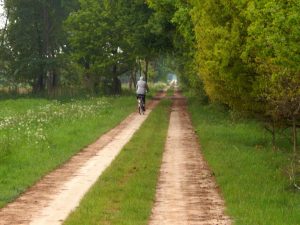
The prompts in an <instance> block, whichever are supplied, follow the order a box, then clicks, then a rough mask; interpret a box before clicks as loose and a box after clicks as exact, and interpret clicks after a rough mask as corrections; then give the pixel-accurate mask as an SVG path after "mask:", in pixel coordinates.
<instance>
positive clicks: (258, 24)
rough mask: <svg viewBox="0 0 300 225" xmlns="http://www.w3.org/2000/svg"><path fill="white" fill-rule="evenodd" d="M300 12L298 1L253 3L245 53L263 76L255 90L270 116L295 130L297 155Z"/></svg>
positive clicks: (294, 142)
mask: <svg viewBox="0 0 300 225" xmlns="http://www.w3.org/2000/svg"><path fill="white" fill-rule="evenodd" d="M299 9H300V2H298V1H266V0H262V1H256V0H253V1H251V2H250V4H249V6H248V8H247V18H248V19H249V21H250V25H249V28H248V37H247V46H246V49H245V51H244V54H243V57H244V59H245V61H247V62H249V63H250V64H251V65H252V66H253V67H254V68H255V69H256V71H257V73H258V74H259V78H258V79H257V82H256V83H255V91H256V95H257V96H259V97H260V98H261V99H262V101H264V102H265V103H266V106H267V109H266V110H267V114H269V115H270V116H272V118H274V120H275V121H278V122H281V123H282V122H284V124H285V125H288V126H291V127H293V145H294V151H295V152H296V148H297V126H299V122H300V121H299V120H300V54H299V53H300V46H299V41H300V36H299V34H300V10H299Z"/></svg>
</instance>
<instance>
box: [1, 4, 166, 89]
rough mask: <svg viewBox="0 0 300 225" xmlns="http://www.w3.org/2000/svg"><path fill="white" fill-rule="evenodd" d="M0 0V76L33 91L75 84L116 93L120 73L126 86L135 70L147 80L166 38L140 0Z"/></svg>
mask: <svg viewBox="0 0 300 225" xmlns="http://www.w3.org/2000/svg"><path fill="white" fill-rule="evenodd" d="M2 2H3V3H4V7H5V11H6V21H7V22H6V23H5V26H4V28H3V29H2V30H1V33H0V36H1V42H0V50H1V51H0V52H1V53H0V54H1V55H0V76H1V78H2V80H3V79H4V80H5V81H7V82H8V83H11V84H20V83H21V84H25V85H28V86H29V87H31V88H32V90H33V91H34V92H43V91H45V90H47V91H52V90H55V89H56V88H57V87H59V86H62V85H69V86H72V85H75V84H79V85H85V86H86V87H88V88H90V89H93V90H99V89H105V90H106V92H113V93H120V91H121V82H120V79H119V77H120V75H121V74H124V73H126V74H128V76H129V80H130V83H131V86H132V84H135V83H136V75H137V74H139V75H142V74H143V75H144V76H145V77H146V79H147V78H148V75H149V70H151V69H152V71H153V70H154V69H157V67H159V65H161V60H162V57H161V52H162V51H163V50H164V49H165V48H167V46H168V45H169V43H170V42H169V37H167V36H166V35H165V34H164V33H163V32H164V31H165V30H162V29H160V27H158V26H157V23H156V21H155V19H156V18H155V19H154V17H153V16H152V15H153V13H154V11H153V9H150V8H149V7H148V5H147V4H146V3H145V2H144V1H143V0H127V1H124V0H123V1H122V0H116V1H109V0H102V1H98V0H68V1H64V0H29V1H19V0H4V1H2ZM169 48H170V47H169ZM152 75H153V74H152ZM158 75H160V74H156V76H158Z"/></svg>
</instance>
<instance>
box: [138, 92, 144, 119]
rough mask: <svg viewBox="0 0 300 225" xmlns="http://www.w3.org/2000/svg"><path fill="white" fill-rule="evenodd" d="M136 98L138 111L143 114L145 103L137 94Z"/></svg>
mask: <svg viewBox="0 0 300 225" xmlns="http://www.w3.org/2000/svg"><path fill="white" fill-rule="evenodd" d="M137 100H138V112H139V114H140V115H142V114H143V115H144V114H145V104H144V101H143V97H142V96H141V95H139V96H138V98H137Z"/></svg>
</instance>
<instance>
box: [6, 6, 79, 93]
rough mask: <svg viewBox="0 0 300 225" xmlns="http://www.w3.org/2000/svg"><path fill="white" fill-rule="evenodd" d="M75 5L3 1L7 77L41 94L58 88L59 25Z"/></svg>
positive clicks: (62, 36) (61, 35) (62, 40)
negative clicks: (8, 51) (9, 57)
mask: <svg viewBox="0 0 300 225" xmlns="http://www.w3.org/2000/svg"><path fill="white" fill-rule="evenodd" d="M73 4H74V5H76V1H75V0H74V1H73V0H72V1H68V2H66V1H63V0H48V1H46V0H28V1H18V0H6V1H5V8H6V10H7V15H8V19H9V23H8V43H7V44H8V45H9V47H10V48H11V50H12V58H13V62H12V63H11V73H10V74H11V75H13V76H15V77H16V79H17V80H19V81H20V82H28V83H30V84H31V86H32V87H33V90H34V91H36V92H38V91H43V90H45V88H48V89H52V88H55V87H56V86H57V85H58V80H59V79H58V76H59V68H61V67H63V65H62V63H61V62H62V61H63V60H62V55H63V54H62V53H63V52H64V48H65V47H66V44H67V43H66V38H65V32H63V30H62V22H63V21H64V20H65V19H66V17H67V15H68V14H69V10H71V8H72V7H73Z"/></svg>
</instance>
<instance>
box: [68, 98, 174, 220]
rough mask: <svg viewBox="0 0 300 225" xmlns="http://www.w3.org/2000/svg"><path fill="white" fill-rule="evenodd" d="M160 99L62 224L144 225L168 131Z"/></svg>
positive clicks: (166, 105) (164, 105) (165, 108)
mask: <svg viewBox="0 0 300 225" xmlns="http://www.w3.org/2000/svg"><path fill="white" fill-rule="evenodd" d="M169 105H170V101H163V102H162V103H160V104H159V106H158V107H157V108H156V109H154V111H153V112H152V113H151V115H149V118H147V120H146V121H145V123H144V124H143V125H142V127H141V128H140V130H139V131H138V132H137V133H136V134H135V135H134V136H133V138H132V139H131V140H130V142H129V143H128V144H127V145H126V146H125V147H124V149H123V150H122V152H121V153H120V154H119V156H118V157H117V158H116V159H115V160H114V161H113V163H112V164H111V166H110V167H109V168H108V169H107V170H106V171H105V172H104V173H103V174H102V176H101V177H100V178H99V180H98V181H97V182H96V184H95V185H94V186H93V187H92V188H91V190H90V191H89V192H88V193H87V195H86V196H85V197H84V199H83V200H82V201H81V204H80V206H79V207H78V208H77V209H76V210H75V211H74V212H73V213H72V214H71V215H70V216H69V218H68V219H67V220H66V221H65V223H64V224H65V225H76V224H78V225H82V224H89V225H93V224H112V225H118V224H122V225H125V224H128V225H139V224H147V222H148V219H149V216H150V213H151V208H152V205H153V202H154V198H155V188H156V183H157V179H158V173H159V168H160V164H161V159H162V152H163V149H164V143H165V139H166V134H167V128H168V121H169Z"/></svg>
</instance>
